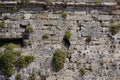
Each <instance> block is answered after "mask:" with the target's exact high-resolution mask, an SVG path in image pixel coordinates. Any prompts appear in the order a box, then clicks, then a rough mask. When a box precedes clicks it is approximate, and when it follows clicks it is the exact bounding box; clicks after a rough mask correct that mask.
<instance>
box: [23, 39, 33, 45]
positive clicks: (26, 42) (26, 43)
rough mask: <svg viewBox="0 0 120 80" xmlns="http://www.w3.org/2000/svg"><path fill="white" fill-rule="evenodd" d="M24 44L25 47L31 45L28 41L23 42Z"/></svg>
mask: <svg viewBox="0 0 120 80" xmlns="http://www.w3.org/2000/svg"><path fill="white" fill-rule="evenodd" d="M24 43H25V46H29V45H31V44H32V43H31V41H29V40H24Z"/></svg>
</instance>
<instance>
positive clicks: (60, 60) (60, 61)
mask: <svg viewBox="0 0 120 80" xmlns="http://www.w3.org/2000/svg"><path fill="white" fill-rule="evenodd" d="M64 62H65V55H64V52H63V51H61V50H56V51H55V53H54V55H53V63H54V66H55V69H56V71H57V72H58V71H59V70H60V69H62V68H63V67H64Z"/></svg>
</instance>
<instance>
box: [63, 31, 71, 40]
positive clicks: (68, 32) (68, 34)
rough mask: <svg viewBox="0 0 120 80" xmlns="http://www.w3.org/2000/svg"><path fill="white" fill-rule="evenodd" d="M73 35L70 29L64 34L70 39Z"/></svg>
mask: <svg viewBox="0 0 120 80" xmlns="http://www.w3.org/2000/svg"><path fill="white" fill-rule="evenodd" d="M71 36H72V33H71V31H70V30H68V31H66V32H65V34H64V38H65V39H67V40H69V39H70V38H71Z"/></svg>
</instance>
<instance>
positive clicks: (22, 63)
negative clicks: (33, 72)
mask: <svg viewBox="0 0 120 80" xmlns="http://www.w3.org/2000/svg"><path fill="white" fill-rule="evenodd" d="M34 59H35V57H34V56H32V55H27V56H20V57H19V58H18V59H17V61H16V66H17V67H19V68H24V67H27V66H28V65H29V64H30V63H31V62H32V61H33V60H34Z"/></svg>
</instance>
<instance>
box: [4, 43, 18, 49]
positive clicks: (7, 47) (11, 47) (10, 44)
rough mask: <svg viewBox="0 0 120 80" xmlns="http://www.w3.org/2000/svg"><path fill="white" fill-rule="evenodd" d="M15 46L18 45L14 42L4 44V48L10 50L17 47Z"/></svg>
mask: <svg viewBox="0 0 120 80" xmlns="http://www.w3.org/2000/svg"><path fill="white" fill-rule="evenodd" d="M15 46H16V44H13V43H9V44H6V45H3V47H4V48H6V49H10V50H12V49H13V48H15Z"/></svg>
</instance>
